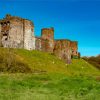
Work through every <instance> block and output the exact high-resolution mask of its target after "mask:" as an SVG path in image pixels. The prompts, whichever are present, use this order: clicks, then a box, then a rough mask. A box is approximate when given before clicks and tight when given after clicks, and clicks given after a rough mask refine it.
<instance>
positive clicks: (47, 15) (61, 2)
mask: <svg viewBox="0 0 100 100" xmlns="http://www.w3.org/2000/svg"><path fill="white" fill-rule="evenodd" d="M6 14H11V15H15V16H20V17H23V18H26V19H30V20H32V21H33V22H34V25H35V35H36V36H40V34H41V28H44V27H54V29H55V39H63V38H64V39H71V40H77V41H78V44H79V51H80V52H81V55H82V56H92V55H94V56H95V55H98V54H100V0H0V19H2V18H3V17H4V16H5V15H6Z"/></svg>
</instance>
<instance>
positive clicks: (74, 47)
mask: <svg viewBox="0 0 100 100" xmlns="http://www.w3.org/2000/svg"><path fill="white" fill-rule="evenodd" d="M70 47H71V52H72V58H77V57H78V52H77V51H78V42H77V41H71V43H70Z"/></svg>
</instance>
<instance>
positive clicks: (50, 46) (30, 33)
mask: <svg viewBox="0 0 100 100" xmlns="http://www.w3.org/2000/svg"><path fill="white" fill-rule="evenodd" d="M0 47H6V48H7V47H9V48H24V49H27V50H39V51H43V52H49V53H52V54H54V55H56V56H57V57H59V58H60V59H63V60H64V61H65V62H66V63H71V59H72V58H78V57H79V56H80V53H78V42H77V41H70V40H67V39H59V40H55V39H54V28H43V29H42V30H41V37H35V34H34V24H33V23H32V21H30V20H27V19H23V18H20V17H16V16H11V15H6V17H5V18H4V19H2V20H0Z"/></svg>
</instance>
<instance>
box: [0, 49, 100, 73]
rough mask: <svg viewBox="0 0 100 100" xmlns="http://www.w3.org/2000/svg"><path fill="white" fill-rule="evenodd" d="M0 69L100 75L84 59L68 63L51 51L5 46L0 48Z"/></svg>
mask: <svg viewBox="0 0 100 100" xmlns="http://www.w3.org/2000/svg"><path fill="white" fill-rule="evenodd" d="M3 68H4V69H3ZM0 69H2V70H3V71H5V72H23V71H25V72H31V71H32V72H36V73H39V72H40V73H42V72H43V73H63V74H67V75H99V72H100V71H98V69H96V68H95V67H93V66H92V65H91V64H89V63H87V62H86V61H84V60H83V59H73V60H72V64H70V65H67V64H66V63H65V62H63V61H62V60H60V59H58V58H57V57H55V56H54V55H51V54H49V53H45V52H40V51H28V50H24V49H10V50H9V49H5V48H0ZM5 69H6V70H5ZM2 70H1V71H2Z"/></svg>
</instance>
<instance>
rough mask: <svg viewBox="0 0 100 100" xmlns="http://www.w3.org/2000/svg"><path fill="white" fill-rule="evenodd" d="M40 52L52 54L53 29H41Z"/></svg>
mask: <svg viewBox="0 0 100 100" xmlns="http://www.w3.org/2000/svg"><path fill="white" fill-rule="evenodd" d="M41 38H42V40H41V45H42V51H46V52H50V53H53V49H54V28H43V29H42V30H41Z"/></svg>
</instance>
